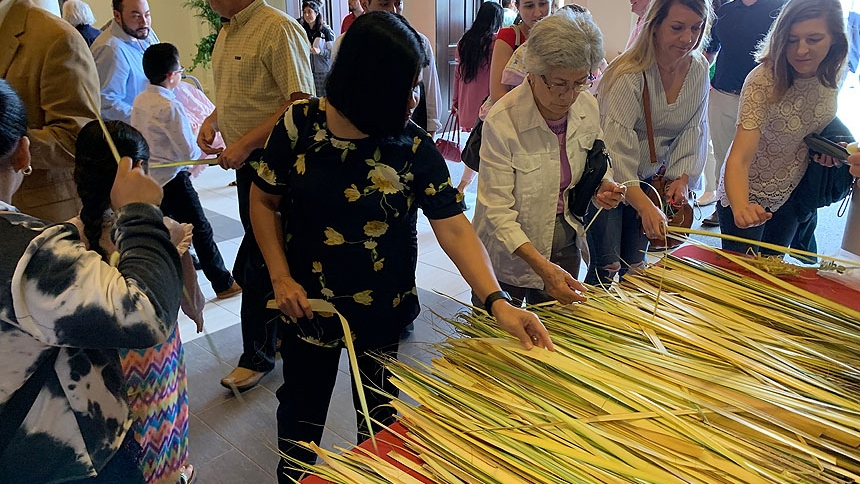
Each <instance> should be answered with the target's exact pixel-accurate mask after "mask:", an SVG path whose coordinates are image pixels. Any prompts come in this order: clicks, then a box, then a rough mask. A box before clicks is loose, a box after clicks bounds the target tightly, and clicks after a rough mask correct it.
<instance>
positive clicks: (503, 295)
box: [484, 291, 512, 316]
mask: <svg viewBox="0 0 860 484" xmlns="http://www.w3.org/2000/svg"><path fill="white" fill-rule="evenodd" d="M499 299H504V300H505V301H507V302H508V304H510V302H511V301H512V299H511V295H510V294H508V293H507V292H506V291H496V292H491V293H490V295H489V296H487V299H484V309H485V310H486V311H487V314H489V315H490V316H493V309H492V306H493V303H494V302H496V301H498V300H499Z"/></svg>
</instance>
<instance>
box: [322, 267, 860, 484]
mask: <svg viewBox="0 0 860 484" xmlns="http://www.w3.org/2000/svg"><path fill="white" fill-rule="evenodd" d="M595 293H597V294H595ZM535 310H536V311H537V312H538V313H539V316H540V317H541V319H542V320H543V322H544V324H545V325H546V326H547V328H548V329H549V331H550V334H551V335H552V336H553V340H554V343H555V346H556V351H555V352H549V351H546V350H542V349H534V350H532V351H526V350H524V349H522V347H521V346H520V345H519V343H518V342H516V341H512V340H510V339H509V338H508V337H506V335H505V334H504V333H503V332H502V331H501V330H499V329H498V328H497V327H496V325H495V322H494V320H492V319H491V318H489V317H487V316H486V315H483V313H480V312H477V311H476V312H475V313H470V314H463V315H461V316H459V317H458V318H457V319H456V320H455V321H453V323H454V324H455V325H456V326H457V328H458V329H459V330H460V331H461V332H462V333H463V334H464V335H466V336H468V337H467V338H462V339H452V340H448V341H446V342H444V343H442V344H440V345H439V346H438V351H439V353H440V357H439V358H437V359H435V360H433V362H432V365H431V366H428V367H425V368H419V369H415V368H412V367H410V366H408V365H406V364H403V363H400V362H396V361H391V362H389V363H388V365H389V367H390V368H391V370H392V373H393V375H394V380H395V382H396V384H397V387H398V388H399V389H400V390H401V392H402V393H403V394H406V395H409V396H410V397H412V398H414V399H415V400H416V401H417V402H418V404H419V405H417V406H416V405H410V404H407V403H406V402H404V401H403V400H399V399H396V400H394V401H393V402H392V404H393V405H394V406H395V407H396V408H397V410H398V411H399V412H400V414H401V415H402V417H401V422H402V423H403V424H404V425H405V426H406V427H407V428H408V432H407V433H405V434H404V435H402V436H401V437H402V438H403V439H404V442H405V444H404V445H405V447H406V449H408V451H409V452H411V453H414V454H415V455H417V456H418V457H419V458H420V459H421V460H422V461H423V463H424V464H423V465H417V464H414V463H411V462H410V461H408V460H406V459H404V458H403V457H402V456H401V455H400V454H401V453H403V452H405V451H406V450H404V451H403V452H395V453H392V454H391V455H390V456H391V457H394V458H395V460H398V461H400V462H402V463H403V464H404V465H405V466H407V467H410V468H411V469H412V471H413V472H414V473H416V474H417V475H420V476H422V477H423V478H425V479H427V480H429V481H431V482H438V483H481V484H483V483H518V482H528V483H625V482H636V483H657V484H670V483H738V484H740V483H744V484H749V483H771V482H792V483H797V482H808V483H834V484H835V483H846V482H860V313H858V312H857V311H855V310H852V309H850V308H848V307H845V306H842V305H839V304H837V303H834V302H831V301H827V300H823V299H822V298H818V297H814V296H813V295H811V294H804V293H803V292H802V291H801V292H798V291H797V290H794V289H792V290H791V291H789V290H788V289H785V288H781V287H779V288H778V287H774V286H773V285H771V284H767V283H764V282H759V281H757V280H754V279H752V278H749V277H743V276H741V275H738V274H736V273H733V272H731V271H727V270H724V269H720V268H716V267H713V266H709V265H707V264H704V263H699V262H695V261H688V260H682V259H678V258H673V257H668V258H666V259H664V260H663V261H662V263H661V265H660V266H659V267H651V268H648V269H646V270H644V271H643V272H641V273H639V274H637V275H633V276H629V277H627V278H626V280H625V282H624V283H622V284H621V285H620V286H616V287H614V288H612V289H611V290H610V291H609V292H602V293H601V290H599V289H596V290H595V291H594V292H593V293H592V297H591V298H590V299H589V300H588V302H586V303H584V304H580V305H577V306H574V307H570V308H559V307H554V308H537V309H535ZM316 450H317V451H318V453H320V455H323V456H324V459H325V461H326V462H327V463H328V465H324V466H315V467H314V468H313V471H314V472H315V473H317V474H318V475H320V476H321V477H324V478H325V479H328V480H331V481H333V482H342V483H352V484H355V483H413V482H419V481H418V480H415V478H413V477H410V476H407V475H405V474H404V473H403V472H402V471H400V470H398V469H397V468H395V467H394V466H392V465H391V464H387V463H385V462H383V461H382V460H381V459H380V458H378V457H377V456H374V455H372V454H371V453H369V452H365V451H363V450H360V449H356V450H352V451H346V452H344V453H340V454H335V453H331V452H326V451H323V450H321V449H319V448H316Z"/></svg>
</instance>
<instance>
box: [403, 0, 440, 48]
mask: <svg viewBox="0 0 860 484" xmlns="http://www.w3.org/2000/svg"><path fill="white" fill-rule="evenodd" d="M440 1H443V2H444V1H447V0H440ZM403 16H404V17H406V19H407V20H409V23H410V24H412V27H414V28H415V30H417V31H419V32H421V33H422V34H424V35H426V36H427V38H428V39H429V40H430V45H432V46H435V45H436V0H410V1H407V2H404V4H403ZM434 49H435V47H434ZM433 54H434V55H436V56H437V57H438V54H437V53H436V52H433Z"/></svg>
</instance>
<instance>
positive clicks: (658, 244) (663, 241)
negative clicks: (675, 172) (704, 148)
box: [642, 72, 693, 251]
mask: <svg viewBox="0 0 860 484" xmlns="http://www.w3.org/2000/svg"><path fill="white" fill-rule="evenodd" d="M642 79H643V80H644V81H645V84H644V86H643V88H642V103H643V104H644V107H645V129H646V131H647V132H648V151H649V154H650V156H651V163H657V150H656V148H655V147H654V125H653V124H651V96H650V94H649V93H648V78H646V77H645V73H644V72H643V73H642ZM665 171H666V167H665V166H663V167H661V168H660V171H659V172H657V174H656V175H654V178H653V180H652V181H651V185H652V186H653V187H654V188H655V189H656V191H657V193H659V194H660V195H661V196H662V197H663V200H664V201H663V202H662V203H661V202H660V199H659V198H657V193H654V190H645V194H646V195H648V198H649V199H651V203H653V204H654V205H655V206H657V207H663V213H665V214H666V218H667V219H668V220H669V225H670V226H672V227H684V228H687V229H688V228H690V227H692V226H693V207H692V206H691V205H690V202H689V200H688V198H689V195H688V198H685V199H684V200H682V201H681V203H680V204H679V205H673V204H672V203H670V202H669V201H668V200H666V192H667V190H668V189H669V185H671V184H672V182H673V181H674V180H669V179H667V178H666V177H665V175H664V174H665ZM642 232H643V233H644V232H645V230H644V229H643V230H642ZM648 242H650V245H649V246H648V250H649V251H657V250H666V249H674V248H675V247H678V246H679V245H681V244H683V243H684V242H683V241H681V240H678V239H675V238H673V237H657V238H653V239H652V238H650V237H649V238H648Z"/></svg>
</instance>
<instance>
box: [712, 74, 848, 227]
mask: <svg viewBox="0 0 860 484" xmlns="http://www.w3.org/2000/svg"><path fill="white" fill-rule="evenodd" d="M772 91H773V73H772V71H771V70H770V69H769V68H767V67H764V66H762V65H759V66H758V67H756V68H755V69H753V70H752V72H750V74H749V75H748V76H747V79H746V81H744V87H743V89H742V90H741V98H740V109H739V114H738V125H739V126H742V127H743V128H744V129H749V130H753V129H758V130H760V131H761V139H760V141H759V144H758V150H757V151H756V154H755V158H754V159H753V162H752V165H750V171H749V201H750V203H757V204H759V205H761V206H762V207H763V208H765V209H769V210H770V211H772V212H773V211H776V210H778V209H779V208H780V207H781V206H782V205H783V204H784V203H785V202H786V200H788V197H789V195H791V192H793V191H794V189H795V188H796V187H797V184H798V183H799V182H800V179H801V178H803V175H804V173H806V167H807V166H808V165H809V150H808V149H807V147H806V144H805V143H804V142H803V138H804V137H805V136H806V135H808V134H810V133H813V132H815V133H820V132H821V130H822V129H824V128H825V127H826V126H827V125H828V124H829V123H830V121H832V120H833V118H834V117H835V116H836V95H837V90H836V89H830V88H828V87H825V86H823V85H822V84H821V83H820V82H819V81H818V78H816V77H812V78H807V79H795V80H794V84H793V85H792V86H791V87H790V88H789V89H788V91H786V93H785V96H783V98H782V99H781V100H780V101H779V102H778V103H776V104H769V103H768V102H767V101H768V98H769V97H770V94H771V92H772ZM723 172H725V165H723ZM724 183H725V177H724V176H722V175H721V176H720V186H719V188H718V189H717V194H718V196H719V197H720V202H721V203H722V204H723V206H724V207H728V206H729V199H728V197H727V196H726V190H725V185H724Z"/></svg>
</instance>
